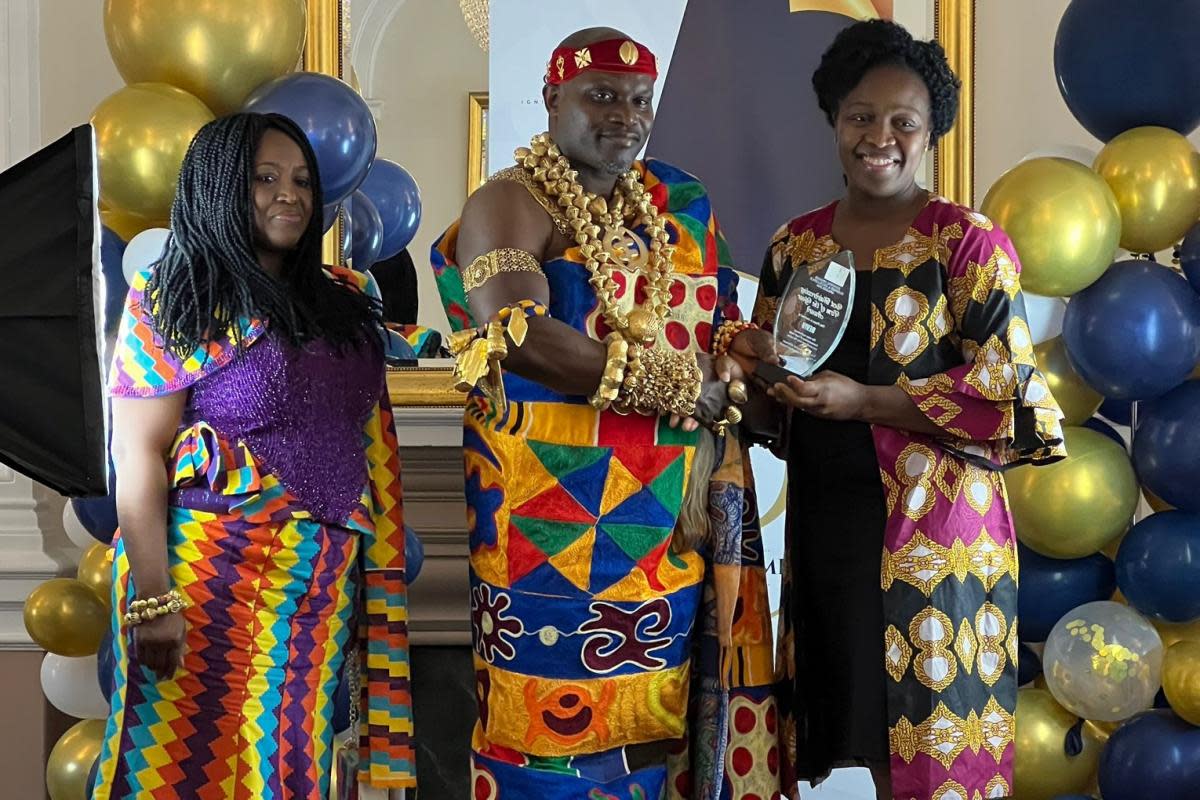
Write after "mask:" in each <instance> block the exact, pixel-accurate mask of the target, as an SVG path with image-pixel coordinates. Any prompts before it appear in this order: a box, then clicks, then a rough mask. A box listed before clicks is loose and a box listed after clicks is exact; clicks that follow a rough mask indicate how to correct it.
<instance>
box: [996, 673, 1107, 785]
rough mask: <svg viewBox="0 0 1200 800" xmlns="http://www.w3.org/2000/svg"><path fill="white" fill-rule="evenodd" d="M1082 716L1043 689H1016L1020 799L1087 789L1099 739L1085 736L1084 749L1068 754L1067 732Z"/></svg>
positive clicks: (1016, 773) (1016, 782) (1097, 759)
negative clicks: (1068, 708)
mask: <svg viewBox="0 0 1200 800" xmlns="http://www.w3.org/2000/svg"><path fill="white" fill-rule="evenodd" d="M1078 722H1079V717H1077V716H1075V715H1074V714H1072V713H1071V712H1069V711H1067V710H1066V709H1065V708H1063V707H1062V706H1060V705H1059V704H1058V703H1056V702H1055V701H1054V697H1053V696H1052V695H1051V694H1050V693H1049V692H1047V691H1045V690H1044V689H1028V688H1027V689H1018V690H1017V735H1016V740H1017V747H1016V751H1017V753H1016V761H1015V765H1014V775H1013V790H1014V793H1013V796H1014V797H1019V798H1021V800H1051V798H1054V797H1057V796H1058V795H1061V794H1076V793H1078V792H1082V791H1084V790H1085V789H1087V787H1088V785H1089V783H1090V781H1091V779H1092V774H1093V773H1094V772H1095V771H1096V767H1097V765H1098V764H1099V762H1100V750H1101V747H1100V743H1099V742H1098V741H1097V740H1096V739H1095V738H1093V737H1090V736H1086V735H1085V736H1084V737H1083V749H1082V750H1081V751H1080V752H1079V754H1078V755H1074V756H1069V755H1067V753H1066V750H1065V748H1064V743H1065V741H1066V738H1067V734H1068V732H1069V731H1070V730H1071V728H1072V727H1074V726H1075V724H1076V723H1078Z"/></svg>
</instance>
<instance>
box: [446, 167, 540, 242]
mask: <svg viewBox="0 0 1200 800" xmlns="http://www.w3.org/2000/svg"><path fill="white" fill-rule="evenodd" d="M506 172H507V171H506ZM553 233H554V223H553V221H552V220H551V218H550V215H549V214H548V213H547V211H546V209H545V208H544V207H543V206H542V205H541V204H540V203H538V201H537V199H536V198H535V197H534V195H533V194H532V192H531V191H530V188H529V187H528V186H527V185H526V184H525V183H522V182H521V181H520V180H519V179H510V178H508V177H506V176H505V175H504V173H500V174H498V175H496V176H493V178H492V179H491V180H489V181H488V182H487V183H485V184H484V185H483V186H481V187H479V188H478V189H476V190H475V192H473V193H472V194H471V196H470V197H469V198H467V203H466V205H465V206H463V213H462V220H461V222H460V225H459V242H460V250H462V249H466V250H469V251H477V252H475V255H478V254H479V253H483V252H487V251H488V250H491V249H494V248H499V247H516V248H520V249H522V250H527V251H529V252H531V253H534V254H540V253H541V252H542V251H543V250H544V249H545V247H546V245H547V244H548V243H549V240H550V237H551V236H552V235H553ZM464 244H465V245H466V247H465V248H463V245H464Z"/></svg>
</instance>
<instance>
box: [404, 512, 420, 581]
mask: <svg viewBox="0 0 1200 800" xmlns="http://www.w3.org/2000/svg"><path fill="white" fill-rule="evenodd" d="M424 565H425V545H424V544H422V543H421V538H420V537H419V536H417V532H416V531H414V530H413V529H412V528H410V527H408V526H407V525H405V526H404V577H405V578H406V579H407V580H408V582H409V583H412V582H413V581H415V580H416V579H417V576H418V575H420V574H421V567H422V566H424Z"/></svg>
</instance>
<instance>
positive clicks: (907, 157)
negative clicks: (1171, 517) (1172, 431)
mask: <svg viewBox="0 0 1200 800" xmlns="http://www.w3.org/2000/svg"><path fill="white" fill-rule="evenodd" d="M813 86H814V88H815V90H816V93H817V99H818V102H819V104H820V107H821V109H822V110H823V111H824V112H825V113H826V115H827V116H828V118H829V121H830V123H831V124H832V125H833V128H834V136H835V140H836V142H837V148H838V154H839V157H840V159H841V162H842V165H843V168H844V169H845V173H846V194H845V196H844V197H842V198H841V199H839V200H836V201H834V202H832V203H830V204H829V205H827V206H825V207H824V208H820V209H818V210H816V211H813V212H810V213H808V214H804V215H803V216H800V217H797V218H796V219H794V220H792V221H791V222H789V223H788V224H786V225H784V226H783V227H782V228H781V229H780V230H779V232H778V233H777V234H776V235H775V237H774V238H773V240H772V242H771V244H770V247H769V249H768V252H767V255H766V261H765V263H764V266H763V270H762V284H761V288H760V293H759V299H758V303H757V305H756V308H755V319H756V322H758V323H759V324H760V325H763V326H764V327H774V324H775V317H776V312H777V309H778V310H779V311H785V310H787V309H788V308H793V309H795V308H799V307H801V306H803V308H804V309H805V310H804V311H803V312H802V313H803V314H804V315H805V317H806V319H805V320H804V321H801V323H800V324H799V326H797V324H796V321H795V320H789V321H788V323H787V327H788V328H789V329H790V330H791V331H807V332H808V333H807V334H803V335H805V336H808V335H809V334H811V336H809V338H808V339H806V342H807V344H806V345H804V346H803V348H802V349H801V350H800V351H797V349H796V347H794V346H793V347H789V340H790V339H792V334H788V336H787V337H786V338H783V339H780V340H779V349H780V353H781V354H782V355H784V356H785V358H787V362H786V363H785V367H787V368H789V369H791V370H792V371H793V374H792V375H778V376H775V377H769V378H768V380H769V381H771V382H772V384H773V385H772V388H771V389H770V393H771V394H772V396H774V397H775V398H776V399H777V400H778V401H780V402H781V403H783V404H785V406H786V407H788V408H789V409H790V413H789V414H788V415H787V416H788V418H789V424H788V425H787V426H786V431H787V432H786V433H785V434H784V435H783V436H782V437H781V440H780V444H781V445H783V446H786V451H787V459H788V479H789V497H788V541H787V549H788V554H787V557H786V562H787V565H788V568H787V569H786V570H785V578H784V592H783V599H782V601H781V608H782V609H783V622H782V626H783V631H782V632H783V635H782V637H781V640H780V641H781V644H780V661H781V667H782V669H781V673H782V675H781V677H782V678H783V682H784V687H785V688H784V693H783V698H782V703H783V705H782V708H781V712H782V713H783V720H782V722H783V724H782V741H783V751H784V759H783V760H784V762H785V777H787V778H788V779H789V785H792V786H795V780H808V781H813V782H816V781H820V780H822V779H823V778H825V777H826V776H828V774H829V772H830V770H832V769H834V768H837V767H844V766H866V767H869V768H870V769H871V771H872V775H873V777H874V778H875V783H876V787H877V792H878V796H879V797H880V798H893V797H896V798H900V797H902V798H905V800H909V799H910V798H917V800H933V799H934V798H944V797H961V798H975V797H980V796H982V797H1005V796H1008V795H1009V794H1011V792H1012V783H1013V781H1012V763H1013V733H1014V725H1013V714H1014V712H1015V710H1016V699H1017V681H1016V658H1017V636H1016V611H1017V585H1016V577H1017V570H1016V541H1015V537H1014V533H1013V526H1012V518H1011V516H1010V514H1009V512H1008V509H1007V506H1006V502H1005V495H1004V491H1003V486H1002V483H1001V478H1000V475H999V472H998V471H997V470H998V469H999V468H1001V467H1004V466H1008V465H1012V464H1017V463H1027V462H1033V463H1045V462H1049V461H1053V460H1057V459H1058V458H1061V457H1062V456H1063V455H1064V450H1063V448H1062V433H1061V429H1060V425H1059V420H1060V417H1061V413H1060V411H1059V409H1058V406H1057V405H1056V403H1055V402H1054V399H1053V398H1052V397H1051V395H1050V392H1049V390H1048V389H1047V387H1046V383H1045V380H1044V379H1043V378H1042V376H1041V375H1040V374H1039V373H1038V371H1037V368H1036V364H1035V363H1034V358H1033V349H1032V348H1033V342H1032V340H1031V338H1030V333H1029V328H1028V325H1027V324H1026V321H1025V304H1024V300H1023V298H1022V296H1021V293H1020V287H1019V283H1018V277H1017V276H1018V272H1019V269H1020V268H1019V266H1018V262H1017V255H1016V252H1015V250H1014V249H1013V246H1012V243H1011V242H1010V241H1009V239H1008V237H1007V236H1005V234H1004V233H1003V231H1001V230H1000V229H999V228H998V227H997V226H995V225H994V224H993V223H992V222H990V221H989V220H987V219H986V218H984V217H983V216H982V215H980V214H978V213H976V212H974V211H972V210H971V209H968V208H964V207H961V206H958V205H955V204H953V203H951V202H949V201H947V200H944V199H942V198H940V197H936V196H933V195H931V194H930V193H929V192H927V191H926V190H924V189H922V188H921V187H920V186H918V185H917V183H916V175H917V171H918V168H919V166H920V163H921V159H922V155H923V154H924V152H925V151H926V150H928V149H929V148H931V147H932V146H933V144H934V143H935V142H936V141H937V139H938V137H940V136H941V135H943V134H944V133H946V131H947V130H949V128H950V127H951V125H952V124H953V122H954V117H955V114H956V112H957V109H958V89H959V81H958V79H957V78H956V77H955V76H954V74H953V72H952V71H951V69H950V67H949V65H948V64H947V62H946V58H945V54H944V53H943V51H942V48H941V47H940V46H939V45H937V44H936V43H932V42H920V41H915V40H914V39H913V38H912V36H911V35H909V33H908V32H907V31H906V30H905V29H904V28H902V27H901V26H899V25H897V24H895V23H892V22H885V21H880V20H875V21H871V22H862V23H857V24H855V25H852V26H850V27H849V28H847V29H846V30H845V31H843V32H842V33H841V34H840V35H839V36H838V37H837V39H836V40H835V42H834V43H833V45H832V46H831V47H830V48H829V50H828V51H826V53H825V54H824V57H823V59H822V61H821V64H820V66H819V68H818V69H817V71H816V73H815V74H814V75H813ZM855 265H857V268H856V269H847V267H854V266H855ZM796 294H799V295H801V296H802V298H803V299H804V302H803V303H802V304H800V305H797V304H794V303H792V302H791V299H792V296H793V295H796ZM831 309H832V311H831ZM814 312H815V313H814ZM805 322H810V323H811V324H808V325H806V324H805ZM843 331H844V335H841V338H840V342H839V341H838V338H839V333H841V332H843ZM779 335H780V334H778V333H777V336H779ZM791 344H793V345H794V344H795V342H791ZM835 345H836V346H835ZM789 352H791V353H793V354H794V353H797V352H801V354H802V355H803V356H804V357H803V358H801V359H795V358H790V357H788V356H789ZM822 362H823V363H822ZM814 370H815V374H812V373H813V371H814ZM761 372H762V370H761V369H760V374H761ZM797 373H798V374H797ZM810 376H811V377H810ZM881 554H882V560H881ZM881 586H882V591H880V589H881Z"/></svg>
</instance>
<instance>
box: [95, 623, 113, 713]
mask: <svg viewBox="0 0 1200 800" xmlns="http://www.w3.org/2000/svg"><path fill="white" fill-rule="evenodd" d="M116 671H117V662H116V655H115V654H114V653H113V633H112V631H111V630H108V631H105V632H104V638H103V639H101V640H100V650H99V651H97V653H96V680H97V681H98V682H99V683H100V692H101V694H103V695H104V699H105V700H107V701H109V702H110V703H111V702H112V690H113V680H114V679H115V678H116Z"/></svg>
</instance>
